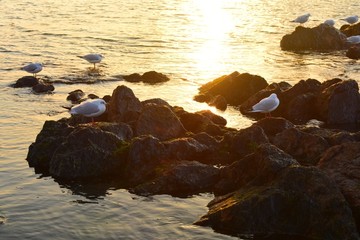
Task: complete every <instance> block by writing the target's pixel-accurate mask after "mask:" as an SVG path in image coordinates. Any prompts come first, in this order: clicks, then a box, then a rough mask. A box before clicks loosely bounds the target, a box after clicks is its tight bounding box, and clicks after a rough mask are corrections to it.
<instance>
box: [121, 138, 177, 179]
mask: <svg viewBox="0 0 360 240" xmlns="http://www.w3.org/2000/svg"><path fill="white" fill-rule="evenodd" d="M172 162H174V159H168V158H167V157H166V148H165V146H164V144H163V143H162V142H160V140H159V139H157V138H155V137H153V136H150V135H149V136H141V137H138V138H134V139H133V140H132V142H131V144H130V146H129V154H128V159H127V163H126V165H125V168H124V179H126V181H127V182H128V183H129V184H130V185H131V186H136V185H139V184H141V183H145V182H146V181H148V180H150V179H153V178H154V177H156V176H157V171H158V168H159V167H160V166H161V165H162V164H163V163H168V164H170V163H172Z"/></svg>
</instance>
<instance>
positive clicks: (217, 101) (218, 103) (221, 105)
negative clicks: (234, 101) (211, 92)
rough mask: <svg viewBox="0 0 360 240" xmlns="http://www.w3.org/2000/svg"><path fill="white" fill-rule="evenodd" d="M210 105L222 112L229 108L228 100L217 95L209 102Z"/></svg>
mask: <svg viewBox="0 0 360 240" xmlns="http://www.w3.org/2000/svg"><path fill="white" fill-rule="evenodd" d="M209 105H210V106H214V107H216V108H217V109H220V110H222V111H225V110H226V108H227V102H226V98H225V97H223V96H221V95H217V96H216V97H214V98H213V99H212V100H211V101H210V102H209Z"/></svg>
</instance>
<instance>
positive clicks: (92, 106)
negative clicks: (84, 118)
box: [70, 102, 100, 115]
mask: <svg viewBox="0 0 360 240" xmlns="http://www.w3.org/2000/svg"><path fill="white" fill-rule="evenodd" d="M98 111H100V108H99V106H98V104H97V103H92V102H84V103H83V104H80V105H77V106H75V107H73V108H71V110H70V113H71V114H81V115H89V114H94V113H96V112H98Z"/></svg>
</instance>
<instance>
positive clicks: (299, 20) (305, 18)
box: [290, 13, 311, 24]
mask: <svg viewBox="0 0 360 240" xmlns="http://www.w3.org/2000/svg"><path fill="white" fill-rule="evenodd" d="M310 16H311V15H310V13H307V14H304V15H301V16H299V17H297V18H295V19H294V20H292V21H290V22H296V23H300V24H303V23H306V22H307V21H308V20H309V17H310Z"/></svg>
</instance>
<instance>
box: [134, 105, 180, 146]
mask: <svg viewBox="0 0 360 240" xmlns="http://www.w3.org/2000/svg"><path fill="white" fill-rule="evenodd" d="M135 129H136V135H137V136H140V135H148V134H149V135H152V136H154V137H157V138H159V139H160V140H167V139H171V138H176V137H182V136H184V134H185V132H186V130H185V128H184V126H183V125H182V123H181V122H180V120H179V118H178V117H177V116H176V115H175V113H174V112H173V111H172V110H171V109H170V108H169V107H167V106H165V105H157V104H146V105H145V106H144V107H143V110H142V112H141V113H140V115H139V118H138V120H137V122H136V126H135Z"/></svg>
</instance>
